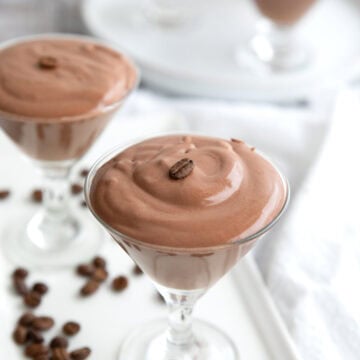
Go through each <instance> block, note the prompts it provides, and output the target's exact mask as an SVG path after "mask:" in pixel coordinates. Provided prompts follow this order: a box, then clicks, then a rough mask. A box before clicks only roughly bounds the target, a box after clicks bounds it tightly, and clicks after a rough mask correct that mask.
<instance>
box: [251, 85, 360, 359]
mask: <svg viewBox="0 0 360 360" xmlns="http://www.w3.org/2000/svg"><path fill="white" fill-rule="evenodd" d="M359 100H360V96H359V93H356V92H350V91H346V92H344V93H343V94H342V95H341V96H340V98H339V101H338V105H337V109H336V113H335V117H334V124H333V127H332V129H331V132H330V135H329V137H328V139H327V141H326V146H325V147H324V149H323V151H322V152H321V156H320V158H319V160H318V161H317V162H316V166H315V167H314V170H313V171H312V172H311V175H310V176H309V178H308V179H307V181H306V183H305V184H304V185H303V186H302V187H301V191H300V192H299V194H298V197H297V199H296V200H295V201H294V202H293V203H292V206H291V210H290V212H289V214H288V216H287V218H286V219H284V222H283V224H282V226H281V227H278V228H277V229H275V230H274V232H273V233H272V236H271V237H272V239H271V240H270V239H269V241H264V242H263V243H262V246H261V247H260V248H258V251H257V262H258V265H259V266H260V268H261V270H262V274H263V275H264V278H265V281H266V283H267V285H268V286H269V289H270V291H271V293H272V295H273V297H274V299H275V302H276V304H277V305H278V308H279V310H280V312H281V313H282V315H283V318H284V319H285V321H286V323H287V325H288V328H289V330H290V332H291V333H292V335H293V337H294V339H295V342H296V344H297V345H298V347H299V348H300V351H301V353H302V355H303V357H304V359H307V360H324V359H331V360H338V359H339V360H357V359H359V357H360V307H359V304H360V290H359V286H358V279H359V276H360V261H359V259H360V218H359V210H358V209H359V205H358V204H359V201H360V190H359V184H360V171H359V170H360V169H359V158H358V156H359V154H360V142H359V140H358V137H359V135H358V134H359V130H360V125H359V116H360V106H359Z"/></svg>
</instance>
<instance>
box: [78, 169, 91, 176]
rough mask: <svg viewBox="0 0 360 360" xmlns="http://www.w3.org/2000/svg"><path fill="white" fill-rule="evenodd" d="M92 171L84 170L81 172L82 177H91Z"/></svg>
mask: <svg viewBox="0 0 360 360" xmlns="http://www.w3.org/2000/svg"><path fill="white" fill-rule="evenodd" d="M89 172H90V170H89V169H82V170H81V171H80V176H82V177H87V176H88V175H89Z"/></svg>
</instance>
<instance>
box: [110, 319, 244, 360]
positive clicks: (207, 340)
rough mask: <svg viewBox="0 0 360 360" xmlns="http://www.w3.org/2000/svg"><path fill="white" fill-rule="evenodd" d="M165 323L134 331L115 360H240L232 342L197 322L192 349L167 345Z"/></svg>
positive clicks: (163, 321)
mask: <svg viewBox="0 0 360 360" xmlns="http://www.w3.org/2000/svg"><path fill="white" fill-rule="evenodd" d="M166 328H167V321H166V320H165V319H163V320H156V321H152V322H149V323H147V324H145V325H142V326H140V327H138V328H136V329H135V330H133V331H132V332H131V333H130V334H129V335H128V336H127V337H126V339H125V340H124V342H123V344H122V347H121V349H120V353H119V356H118V358H117V360H124V359H126V360H239V356H238V353H237V350H236V347H235V345H234V343H233V342H232V340H231V339H230V338H229V337H228V336H227V335H226V334H224V333H223V332H222V331H221V330H219V329H217V328H216V327H214V326H212V325H210V324H208V323H206V322H203V321H199V320H195V321H194V324H193V328H194V334H195V339H196V340H195V341H194V343H193V345H192V346H186V347H183V346H171V345H170V346H167V342H166V338H165V335H164V332H165V330H166Z"/></svg>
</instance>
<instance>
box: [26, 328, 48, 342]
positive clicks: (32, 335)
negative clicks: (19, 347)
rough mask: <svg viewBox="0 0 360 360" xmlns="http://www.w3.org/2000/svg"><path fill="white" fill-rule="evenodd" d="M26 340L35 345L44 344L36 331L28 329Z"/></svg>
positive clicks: (40, 335)
mask: <svg viewBox="0 0 360 360" xmlns="http://www.w3.org/2000/svg"><path fill="white" fill-rule="evenodd" d="M28 340H29V341H30V342H32V343H35V344H42V343H43V342H44V337H43V336H42V334H41V333H39V332H38V331H35V330H33V329H29V331H28Z"/></svg>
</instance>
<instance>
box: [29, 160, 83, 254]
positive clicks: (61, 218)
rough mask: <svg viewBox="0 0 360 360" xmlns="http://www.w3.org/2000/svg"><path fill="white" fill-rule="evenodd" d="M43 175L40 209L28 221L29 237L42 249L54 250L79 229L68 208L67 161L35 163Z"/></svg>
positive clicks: (68, 168)
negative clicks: (49, 163)
mask: <svg viewBox="0 0 360 360" xmlns="http://www.w3.org/2000/svg"><path fill="white" fill-rule="evenodd" d="M37 165H38V169H39V170H40V173H41V175H42V177H43V203H42V208H41V209H40V211H39V212H38V213H37V214H35V216H34V217H33V218H32V219H31V221H30V222H29V225H28V227H27V234H28V237H29V239H30V241H31V242H32V243H33V244H34V245H36V246H37V247H39V248H41V249H44V250H54V251H55V250H57V249H61V248H63V246H64V245H66V244H69V243H71V242H72V241H73V239H74V238H75V237H76V234H77V233H78V231H79V224H78V222H77V221H76V219H75V218H74V217H73V216H71V213H70V211H69V174H70V170H71V165H72V164H68V163H60V164H51V165H50V166H49V165H48V164H47V163H39V164H37Z"/></svg>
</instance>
